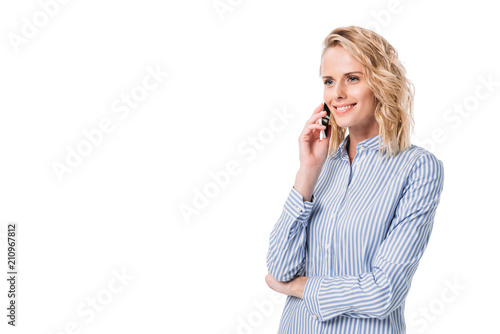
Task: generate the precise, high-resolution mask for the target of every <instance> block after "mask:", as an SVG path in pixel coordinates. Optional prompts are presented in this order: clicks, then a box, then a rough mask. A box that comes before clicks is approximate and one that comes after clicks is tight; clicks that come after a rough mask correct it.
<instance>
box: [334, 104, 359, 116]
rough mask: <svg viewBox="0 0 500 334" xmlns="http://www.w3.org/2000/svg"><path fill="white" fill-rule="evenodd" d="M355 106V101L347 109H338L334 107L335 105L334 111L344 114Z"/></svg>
mask: <svg viewBox="0 0 500 334" xmlns="http://www.w3.org/2000/svg"><path fill="white" fill-rule="evenodd" d="M355 106H356V103H354V104H353V106H352V107H350V108H349V109H346V110H338V109H337V108H335V107H334V108H335V111H336V112H337V114H341V115H342V114H345V113H346V112H348V111H351V110H352V108H354V107H355Z"/></svg>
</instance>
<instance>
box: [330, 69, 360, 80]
mask: <svg viewBox="0 0 500 334" xmlns="http://www.w3.org/2000/svg"><path fill="white" fill-rule="evenodd" d="M354 73H359V74H363V72H358V71H356V72H349V73H346V74H344V76H346V75H349V74H354ZM327 78H328V79H333V77H331V76H329V75H326V76H324V77H323V79H327Z"/></svg>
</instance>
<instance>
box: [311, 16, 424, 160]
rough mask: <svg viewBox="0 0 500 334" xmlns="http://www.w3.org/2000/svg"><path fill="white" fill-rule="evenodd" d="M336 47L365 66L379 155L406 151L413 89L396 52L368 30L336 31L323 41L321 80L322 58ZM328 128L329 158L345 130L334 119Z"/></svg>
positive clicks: (339, 29) (408, 141) (347, 29)
mask: <svg viewBox="0 0 500 334" xmlns="http://www.w3.org/2000/svg"><path fill="white" fill-rule="evenodd" d="M336 45H340V46H342V47H343V48H344V50H346V51H347V52H348V53H349V54H351V56H353V57H354V58H355V59H356V60H357V61H359V62H360V63H361V64H363V66H364V76H365V78H366V81H367V83H368V86H369V87H370V89H371V91H372V92H373V94H374V95H375V98H376V101H377V103H376V107H375V115H374V116H375V120H376V122H377V123H378V125H379V135H380V139H379V148H380V150H379V153H380V154H381V155H382V153H383V152H386V153H387V154H389V155H390V156H394V155H397V154H398V153H400V152H402V151H404V150H406V149H407V148H409V147H410V146H411V143H410V137H411V132H412V131H413V128H414V124H415V121H414V119H413V105H414V102H413V100H414V95H415V88H414V85H413V83H412V82H411V81H410V80H408V79H407V78H406V69H405V68H404V66H403V65H402V63H401V61H400V60H399V59H398V53H397V51H396V50H395V49H394V48H393V47H392V46H391V45H390V44H389V42H387V41H386V40H385V39H384V38H383V37H382V36H380V35H379V34H377V33H375V32H373V31H371V30H368V29H365V28H361V27H358V26H352V25H351V26H348V27H339V28H336V29H334V30H333V31H332V32H330V34H329V35H328V36H327V37H326V38H325V40H324V42H323V52H322V54H321V65H320V69H319V75H320V77H321V76H322V75H323V74H322V73H323V69H322V65H323V64H322V63H323V55H324V54H325V51H326V50H327V49H328V48H329V47H333V46H336ZM330 125H331V126H332V137H331V139H330V146H329V148H328V155H329V156H332V155H334V154H335V153H336V152H337V150H338V147H339V145H340V144H341V143H342V141H343V140H344V138H345V133H346V129H345V128H341V127H339V126H337V124H336V122H335V118H334V117H333V116H332V117H330ZM335 134H336V136H335Z"/></svg>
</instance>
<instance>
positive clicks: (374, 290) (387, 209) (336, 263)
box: [266, 135, 444, 334]
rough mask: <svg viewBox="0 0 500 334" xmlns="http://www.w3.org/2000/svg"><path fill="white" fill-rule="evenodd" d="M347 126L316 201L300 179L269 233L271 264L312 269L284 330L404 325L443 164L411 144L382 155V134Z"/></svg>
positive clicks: (280, 275)
mask: <svg viewBox="0 0 500 334" xmlns="http://www.w3.org/2000/svg"><path fill="white" fill-rule="evenodd" d="M348 141H349V135H347V136H346V137H345V138H344V140H343V141H342V143H341V145H340V146H339V148H338V150H337V152H336V154H335V155H334V156H332V157H327V159H326V161H325V163H324V165H323V167H322V170H321V173H320V175H319V178H318V181H317V183H316V185H315V188H314V191H313V196H312V198H311V201H310V202H308V201H304V199H303V197H302V195H301V194H300V193H299V192H298V191H296V190H295V188H293V187H292V189H291V190H290V193H289V195H288V198H287V199H286V201H285V204H284V206H283V211H282V213H281V215H280V217H279V219H278V221H277V222H276V224H275V226H274V227H273V229H272V231H271V234H270V237H269V250H268V253H267V260H266V262H267V268H268V271H269V273H270V274H271V276H273V277H274V278H275V279H277V280H278V281H282V282H288V281H290V280H292V279H293V278H295V277H296V276H308V277H309V279H308V280H307V283H306V285H305V288H304V292H303V296H302V298H297V297H293V296H288V297H287V299H286V303H285V307H284V310H283V314H282V317H281V320H280V325H279V332H278V333H282V334H293V333H300V334H307V333H321V334H327V333H336V334H341V333H349V334H351V333H364V334H368V333H377V334H382V333H392V334H399V333H406V324H405V317H404V310H405V299H406V296H407V295H408V291H409V289H410V286H411V281H412V277H413V275H414V274H415V271H416V270H417V267H418V263H419V260H420V258H421V257H422V255H423V253H424V250H425V248H426V247H427V243H428V241H429V237H430V235H431V231H432V227H433V222H434V216H435V214H436V209H437V206H438V204H439V201H440V196H441V192H442V189H443V181H444V170H443V163H442V162H441V160H439V159H437V158H436V157H435V156H434V155H433V154H432V153H431V152H429V151H427V150H426V149H424V148H422V147H419V146H415V145H411V147H410V148H409V149H407V150H405V151H403V152H400V153H399V154H398V155H396V156H393V157H390V156H389V155H388V154H383V155H382V157H379V152H378V151H379V149H380V148H379V135H377V136H375V137H371V138H368V139H365V140H363V141H362V142H360V143H358V144H357V146H356V152H357V153H356V156H355V157H354V160H353V162H352V164H351V162H350V160H349V156H348V153H347V149H346V145H347V143H348Z"/></svg>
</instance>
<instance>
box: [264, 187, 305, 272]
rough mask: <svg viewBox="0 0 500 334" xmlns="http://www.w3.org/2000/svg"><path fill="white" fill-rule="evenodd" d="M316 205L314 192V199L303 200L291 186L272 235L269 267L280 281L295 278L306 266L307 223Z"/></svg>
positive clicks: (268, 256)
mask: <svg viewBox="0 0 500 334" xmlns="http://www.w3.org/2000/svg"><path fill="white" fill-rule="evenodd" d="M313 205H314V195H313V196H312V198H311V201H304V198H303V197H302V195H301V194H300V193H299V192H298V191H297V190H295V188H293V187H292V189H291V190H290V193H289V195H288V197H287V199H286V201H285V204H284V206H283V211H282V212H281V215H280V217H279V219H278V221H277V222H276V224H275V225H274V228H273V230H272V231H271V235H270V237H269V250H268V252H267V260H266V262H267V269H268V271H269V273H270V274H271V276H273V277H274V278H275V279H276V280H278V281H281V282H288V281H290V280H292V279H293V278H294V277H295V276H296V274H297V273H298V272H299V270H301V269H303V267H304V264H305V247H306V240H307V233H306V227H307V224H308V221H309V217H310V215H311V210H312V207H313Z"/></svg>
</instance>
